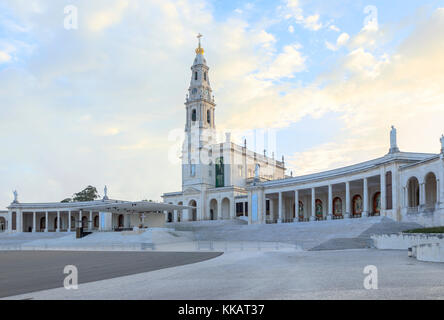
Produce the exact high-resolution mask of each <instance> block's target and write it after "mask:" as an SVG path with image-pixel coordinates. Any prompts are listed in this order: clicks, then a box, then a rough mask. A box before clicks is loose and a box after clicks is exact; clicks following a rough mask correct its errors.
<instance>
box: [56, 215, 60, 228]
mask: <svg viewBox="0 0 444 320" xmlns="http://www.w3.org/2000/svg"><path fill="white" fill-rule="evenodd" d="M56 232H60V211H57V229H56Z"/></svg>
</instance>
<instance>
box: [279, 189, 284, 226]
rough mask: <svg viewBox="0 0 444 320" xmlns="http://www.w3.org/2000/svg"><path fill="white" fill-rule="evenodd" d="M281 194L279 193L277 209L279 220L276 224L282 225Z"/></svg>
mask: <svg viewBox="0 0 444 320" xmlns="http://www.w3.org/2000/svg"><path fill="white" fill-rule="evenodd" d="M282 206H283V203H282V192H279V203H278V209H279V218H278V223H282V216H283V212H282Z"/></svg>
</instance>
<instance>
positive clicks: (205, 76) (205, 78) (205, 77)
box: [204, 72, 207, 81]
mask: <svg viewBox="0 0 444 320" xmlns="http://www.w3.org/2000/svg"><path fill="white" fill-rule="evenodd" d="M204 80H205V81H207V73H206V72H204Z"/></svg>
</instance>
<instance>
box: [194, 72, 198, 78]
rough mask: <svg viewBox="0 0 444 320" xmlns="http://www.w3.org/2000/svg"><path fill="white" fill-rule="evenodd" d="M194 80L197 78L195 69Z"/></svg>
mask: <svg viewBox="0 0 444 320" xmlns="http://www.w3.org/2000/svg"><path fill="white" fill-rule="evenodd" d="M194 80H197V71H196V72H195V73H194Z"/></svg>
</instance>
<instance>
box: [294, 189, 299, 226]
mask: <svg viewBox="0 0 444 320" xmlns="http://www.w3.org/2000/svg"><path fill="white" fill-rule="evenodd" d="M294 219H295V221H299V190H295V191H294Z"/></svg>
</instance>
